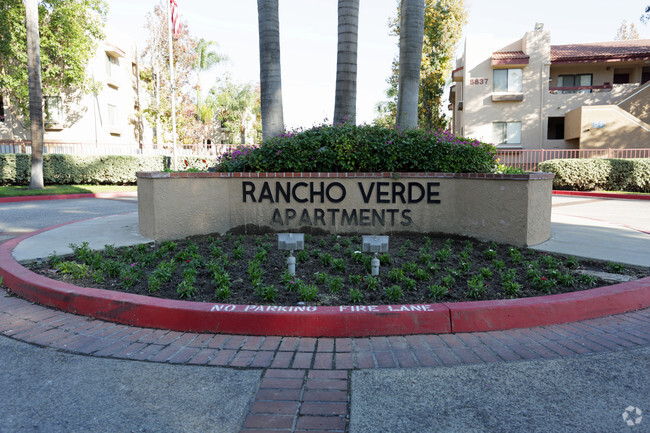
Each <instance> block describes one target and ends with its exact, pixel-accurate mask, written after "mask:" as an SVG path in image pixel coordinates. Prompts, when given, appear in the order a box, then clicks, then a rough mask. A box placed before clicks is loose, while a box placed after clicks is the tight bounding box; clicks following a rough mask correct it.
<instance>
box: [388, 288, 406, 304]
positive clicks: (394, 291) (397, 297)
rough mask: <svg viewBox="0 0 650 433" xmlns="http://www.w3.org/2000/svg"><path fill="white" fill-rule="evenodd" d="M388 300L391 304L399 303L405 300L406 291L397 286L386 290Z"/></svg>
mask: <svg viewBox="0 0 650 433" xmlns="http://www.w3.org/2000/svg"><path fill="white" fill-rule="evenodd" d="M384 293H385V295H386V298H387V299H388V300H389V301H391V302H399V301H401V300H402V299H404V291H403V290H402V288H401V287H400V286H398V285H397V284H395V285H392V286H390V287H385V288H384Z"/></svg>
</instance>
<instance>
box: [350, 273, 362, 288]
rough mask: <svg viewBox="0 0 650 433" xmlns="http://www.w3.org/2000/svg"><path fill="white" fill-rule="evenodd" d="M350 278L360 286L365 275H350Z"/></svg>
mask: <svg viewBox="0 0 650 433" xmlns="http://www.w3.org/2000/svg"><path fill="white" fill-rule="evenodd" d="M348 280H350V284H353V285H355V286H358V285H359V284H361V282H362V281H363V277H362V276H361V275H350V276H349V277H348Z"/></svg>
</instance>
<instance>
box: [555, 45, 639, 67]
mask: <svg viewBox="0 0 650 433" xmlns="http://www.w3.org/2000/svg"><path fill="white" fill-rule="evenodd" d="M644 59H650V39H635V40H628V41H611V42H595V43H588V44H569V45H551V62H553V63H574V62H577V63H580V62H597V61H608V60H610V61H611V60H644Z"/></svg>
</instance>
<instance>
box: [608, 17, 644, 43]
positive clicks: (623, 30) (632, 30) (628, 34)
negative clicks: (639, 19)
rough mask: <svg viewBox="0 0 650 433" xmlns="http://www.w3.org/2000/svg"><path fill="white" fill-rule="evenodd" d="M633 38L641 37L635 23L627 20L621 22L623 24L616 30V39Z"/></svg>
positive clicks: (625, 39)
mask: <svg viewBox="0 0 650 433" xmlns="http://www.w3.org/2000/svg"><path fill="white" fill-rule="evenodd" d="M631 39H639V32H638V30H637V29H636V27H635V26H634V23H629V24H628V22H627V20H623V21H622V22H621V26H620V27H619V28H618V30H616V36H615V37H614V40H615V41H627V40H631Z"/></svg>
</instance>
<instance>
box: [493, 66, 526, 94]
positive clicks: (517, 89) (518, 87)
mask: <svg viewBox="0 0 650 433" xmlns="http://www.w3.org/2000/svg"><path fill="white" fill-rule="evenodd" d="M503 73H505V78H506V87H505V89H504V88H500V89H497V87H496V86H497V84H498V83H500V82H501V81H502V80H501V79H498V78H497V75H501V74H503ZM523 89H524V70H523V69H522V68H511V69H493V70H492V91H493V92H494V93H522V92H523Z"/></svg>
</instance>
